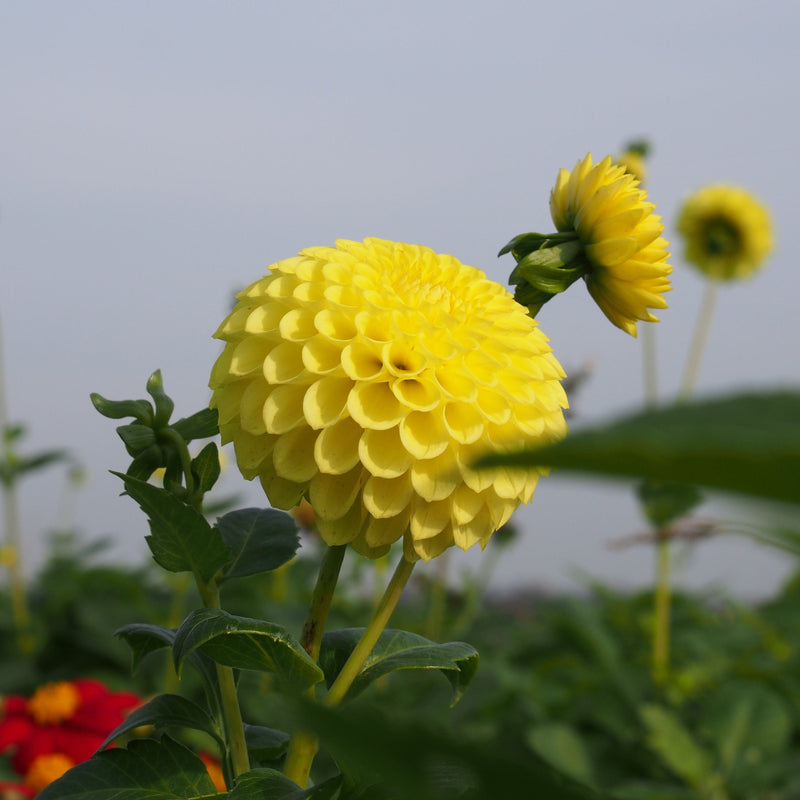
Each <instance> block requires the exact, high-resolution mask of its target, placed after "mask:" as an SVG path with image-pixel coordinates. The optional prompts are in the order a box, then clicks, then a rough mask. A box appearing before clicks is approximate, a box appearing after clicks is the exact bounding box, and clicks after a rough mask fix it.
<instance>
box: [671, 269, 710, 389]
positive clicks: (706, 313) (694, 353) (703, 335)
mask: <svg viewBox="0 0 800 800" xmlns="http://www.w3.org/2000/svg"><path fill="white" fill-rule="evenodd" d="M718 292H719V283H718V281H715V280H709V281H707V283H706V288H705V291H704V292H703V299H702V301H701V303H700V313H699V315H698V317H697V324H696V325H695V329H694V336H693V337H692V344H691V347H690V349H689V356H688V358H687V360H686V368H685V369H684V372H683V382H682V383H681V392H680V399H681V400H687V399H688V398H689V397H690V396H691V394H692V392H694V387H695V385H696V384H697V375H698V373H699V372H700V361H701V359H702V357H703V352H704V351H705V348H706V341H707V340H708V331H709V328H710V327H711V319H712V317H713V316H714V306H715V304H716V301H717V294H718Z"/></svg>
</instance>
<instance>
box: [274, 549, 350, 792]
mask: <svg viewBox="0 0 800 800" xmlns="http://www.w3.org/2000/svg"><path fill="white" fill-rule="evenodd" d="M346 550H347V545H336V546H333V547H328V548H327V550H326V551H325V555H324V557H323V559H322V565H321V566H320V569H319V575H318V576H317V582H316V584H315V586H314V594H313V595H312V597H311V606H310V607H309V609H308V617H307V618H306V622H305V625H303V633H302V635H301V637H300V643H301V644H302V645H303V648H304V649H305V651H306V652H307V653H308V654H309V655H310V656H311V658H313V659H314V661H315V662H316V661H318V660H319V651H320V646H321V645H322V636H323V634H324V633H325V624H326V623H327V621H328V612H329V611H330V609H331V603H332V601H333V593H334V590H335V589H336V583H337V581H338V579H339V572H340V570H341V568H342V560H343V559H344V554H345V551H346ZM306 696H307V697H310V698H312V699H313V698H314V697H315V696H316V687H314V686H312V687H311V688H309V690H308V691H307V692H306ZM318 749H319V742H318V741H317V737H316V736H314V735H313V734H310V733H307V732H306V731H296V732H295V733H294V734H293V735H292V739H291V741H290V742H289V750H288V752H287V754H286V763H285V764H284V767H283V772H284V775H286V777H287V778H289V779H290V780H293V781H294V782H295V783H296V784H297V785H298V786H301V787H302V788H303V789H305V787H306V786H307V784H308V776H309V775H310V774H311V765H312V764H313V763H314V757H315V756H316V755H317V750H318Z"/></svg>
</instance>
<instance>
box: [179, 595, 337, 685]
mask: <svg viewBox="0 0 800 800" xmlns="http://www.w3.org/2000/svg"><path fill="white" fill-rule="evenodd" d="M198 648H199V649H202V651H203V652H204V653H205V654H206V655H207V656H208V657H209V658H211V659H213V660H214V661H216V662H217V663H219V664H226V665H227V666H229V667H237V668H239V669H251V670H259V671H262V672H273V673H274V674H275V677H276V678H277V680H278V682H279V683H280V684H281V685H282V686H283V687H284V689H286V690H287V691H303V690H305V689H307V688H308V687H310V686H313V685H314V684H315V683H317V682H319V681H321V680H322V678H323V677H324V676H323V674H322V670H321V669H320V668H319V667H318V666H317V665H316V664H315V663H314V661H313V660H312V659H311V657H310V656H309V655H308V653H306V651H305V650H304V649H303V648H302V646H301V645H300V643H299V642H298V641H297V640H296V639H295V638H294V637H293V636H291V634H289V633H288V632H287V631H286V630H285V629H284V628H282V627H281V626H280V625H275V624H273V623H271V622H264V621H263V620H259V619H250V618H248V617H235V616H233V615H232V614H228V613H227V612H226V611H222V610H221V609H214V608H201V609H198V610H197V611H193V612H192V613H191V614H190V615H189V616H188V617H187V618H186V620H185V621H184V623H183V624H182V625H181V626H180V628H178V631H177V634H176V636H175V645H174V647H173V655H174V658H175V665H176V668H178V669H180V665H181V663H182V662H183V660H184V659H185V658H186V657H187V656H188V655H189V654H190V653H192V652H194V651H195V650H197V649H198Z"/></svg>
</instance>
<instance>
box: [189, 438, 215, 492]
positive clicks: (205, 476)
mask: <svg viewBox="0 0 800 800" xmlns="http://www.w3.org/2000/svg"><path fill="white" fill-rule="evenodd" d="M192 474H193V475H194V476H195V478H196V480H197V485H198V489H199V490H200V491H201V492H203V494H205V493H206V492H210V491H211V489H212V488H213V486H214V484H215V483H216V482H217V480H218V478H219V474H220V466H219V451H218V450H217V445H216V444H215V443H214V442H209V443H208V444H207V445H206V446H205V447H204V448H203V449H202V450H201V451H200V452H199V453H198V454H197V455H196V456H195V457H194V458H193V459H192Z"/></svg>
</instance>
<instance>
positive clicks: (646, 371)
mask: <svg viewBox="0 0 800 800" xmlns="http://www.w3.org/2000/svg"><path fill="white" fill-rule="evenodd" d="M642 328H643V329H642V374H643V376H644V402H645V405H646V406H647V407H648V408H654V407H655V405H656V403H657V402H658V363H657V357H658V354H657V351H656V332H655V329H654V328H653V326H652V325H649V324H646V325H643V326H642Z"/></svg>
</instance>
